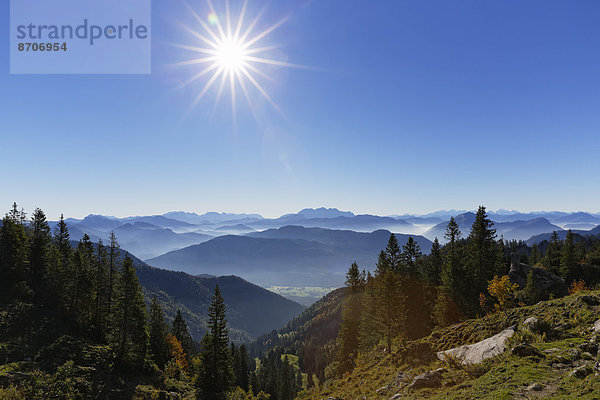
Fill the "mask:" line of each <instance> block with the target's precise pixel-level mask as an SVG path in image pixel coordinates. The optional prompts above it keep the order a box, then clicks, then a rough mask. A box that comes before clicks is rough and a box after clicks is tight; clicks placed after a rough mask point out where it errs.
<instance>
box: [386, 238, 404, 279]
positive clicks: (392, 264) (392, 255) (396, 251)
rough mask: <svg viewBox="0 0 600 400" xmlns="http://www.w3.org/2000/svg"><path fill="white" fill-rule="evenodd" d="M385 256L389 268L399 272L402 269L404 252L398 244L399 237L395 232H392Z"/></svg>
mask: <svg viewBox="0 0 600 400" xmlns="http://www.w3.org/2000/svg"><path fill="white" fill-rule="evenodd" d="M385 257H386V260H387V262H388V263H389V268H391V269H392V271H394V272H396V273H398V272H400V271H401V269H402V252H401V251H400V246H399V245H398V239H396V235H394V234H393V233H392V234H390V238H389V240H388V243H387V246H386V247H385Z"/></svg>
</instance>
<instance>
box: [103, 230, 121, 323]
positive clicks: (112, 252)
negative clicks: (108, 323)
mask: <svg viewBox="0 0 600 400" xmlns="http://www.w3.org/2000/svg"><path fill="white" fill-rule="evenodd" d="M119 263H120V260H119V242H118V241H117V236H116V235H115V233H114V232H111V233H110V236H109V241H108V283H107V286H108V288H107V293H106V305H105V307H106V312H107V314H111V312H112V305H113V302H114V296H115V281H116V279H117V275H118V272H119Z"/></svg>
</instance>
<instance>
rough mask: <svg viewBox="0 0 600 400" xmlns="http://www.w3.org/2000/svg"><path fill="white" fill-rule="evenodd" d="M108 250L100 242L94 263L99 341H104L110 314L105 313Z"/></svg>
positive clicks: (97, 334)
mask: <svg viewBox="0 0 600 400" xmlns="http://www.w3.org/2000/svg"><path fill="white" fill-rule="evenodd" d="M107 257H108V256H107V253H106V248H105V247H104V245H103V244H102V240H99V241H98V245H97V246H96V258H95V260H94V261H95V262H94V266H95V270H96V271H95V276H94V327H95V335H96V339H97V340H100V341H102V340H104V337H105V334H106V329H107V324H108V314H106V313H105V311H106V309H105V302H106V296H107V292H108V288H107V282H108V258H107Z"/></svg>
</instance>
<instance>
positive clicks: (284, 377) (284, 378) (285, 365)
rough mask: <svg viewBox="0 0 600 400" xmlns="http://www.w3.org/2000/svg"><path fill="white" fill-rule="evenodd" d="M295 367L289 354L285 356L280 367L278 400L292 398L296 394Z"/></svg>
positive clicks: (290, 399)
mask: <svg viewBox="0 0 600 400" xmlns="http://www.w3.org/2000/svg"><path fill="white" fill-rule="evenodd" d="M295 378H296V376H295V375H294V368H293V367H292V366H291V365H290V362H289V360H288V357H287V355H285V356H284V357H283V362H282V364H281V368H280V369H279V379H278V380H279V390H278V396H277V400H292V399H293V398H294V396H295V394H296V393H295V390H294V386H295V383H296V379H295Z"/></svg>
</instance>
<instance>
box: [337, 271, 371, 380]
mask: <svg viewBox="0 0 600 400" xmlns="http://www.w3.org/2000/svg"><path fill="white" fill-rule="evenodd" d="M365 284H366V278H365V272H364V271H363V272H362V273H361V272H360V270H359V268H358V264H356V262H354V263H352V265H351V266H350V268H349V269H348V272H347V273H346V298H345V300H344V305H343V309H342V325H341V327H340V330H339V333H338V338H337V343H338V345H337V349H336V352H337V354H336V358H337V360H338V362H339V371H338V372H339V373H342V374H343V373H344V372H347V371H350V370H352V369H353V368H354V360H355V358H356V356H357V355H358V348H359V345H360V341H359V338H360V321H361V310H362V301H363V296H364V294H363V291H364V287H365Z"/></svg>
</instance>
